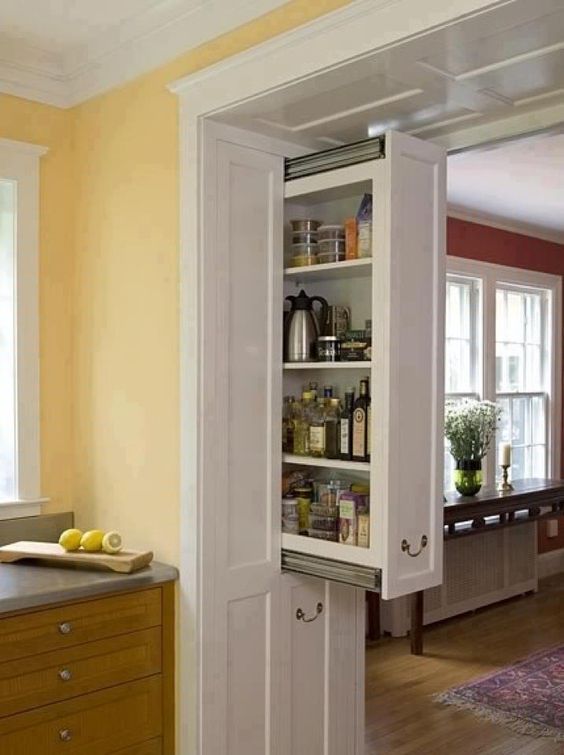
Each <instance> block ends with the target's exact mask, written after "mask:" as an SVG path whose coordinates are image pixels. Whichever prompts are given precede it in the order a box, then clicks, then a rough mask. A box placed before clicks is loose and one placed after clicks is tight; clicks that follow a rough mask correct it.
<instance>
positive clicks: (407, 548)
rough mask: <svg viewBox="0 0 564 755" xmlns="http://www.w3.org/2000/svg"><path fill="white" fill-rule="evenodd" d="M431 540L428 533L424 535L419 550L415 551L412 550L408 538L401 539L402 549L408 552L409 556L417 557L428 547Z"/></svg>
mask: <svg viewBox="0 0 564 755" xmlns="http://www.w3.org/2000/svg"><path fill="white" fill-rule="evenodd" d="M428 542H429V538H428V537H427V535H422V537H421V545H420V546H419V550H418V551H415V553H412V552H411V545H410V544H409V543H408V541H407V540H402V541H401V549H402V552H403V553H407V555H408V556H411V558H416V557H417V556H418V555H419V554H420V553H421V552H422V551H423V550H424V549H425V548H426V547H427V543H428Z"/></svg>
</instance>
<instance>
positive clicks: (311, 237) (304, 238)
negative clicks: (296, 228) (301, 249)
mask: <svg viewBox="0 0 564 755" xmlns="http://www.w3.org/2000/svg"><path fill="white" fill-rule="evenodd" d="M292 244H317V231H302V232H301V233H293V234H292Z"/></svg>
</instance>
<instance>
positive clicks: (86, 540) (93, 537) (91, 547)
mask: <svg viewBox="0 0 564 755" xmlns="http://www.w3.org/2000/svg"><path fill="white" fill-rule="evenodd" d="M103 539H104V532H103V531H102V530H88V532H85V533H84V535H83V536H82V538H81V540H80V544H81V546H82V547H83V548H84V550H85V551H89V552H95V551H101V550H102V540H103Z"/></svg>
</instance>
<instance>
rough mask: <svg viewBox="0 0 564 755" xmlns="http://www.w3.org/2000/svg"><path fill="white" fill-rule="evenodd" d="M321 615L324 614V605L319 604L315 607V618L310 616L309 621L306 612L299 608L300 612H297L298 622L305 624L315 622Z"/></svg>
mask: <svg viewBox="0 0 564 755" xmlns="http://www.w3.org/2000/svg"><path fill="white" fill-rule="evenodd" d="M321 613H323V603H318V604H317V606H316V607H315V616H310V617H309V619H308V618H307V616H306V614H305V611H302V609H301V608H298V610H297V611H296V619H297V620H298V621H303V622H304V624H311V622H312V621H315V620H316V619H317V617H318V616H319V614H321Z"/></svg>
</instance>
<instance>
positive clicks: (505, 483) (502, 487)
mask: <svg viewBox="0 0 564 755" xmlns="http://www.w3.org/2000/svg"><path fill="white" fill-rule="evenodd" d="M499 466H500V467H501V469H502V470H503V471H502V476H501V480H500V481H499V482H498V484H497V489H498V490H499V491H501V492H502V493H508V492H509V491H510V490H513V485H512V484H511V483H510V482H509V480H508V479H507V477H508V472H507V470H508V469H509V467H510V466H511V464H500V465H499Z"/></svg>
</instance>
